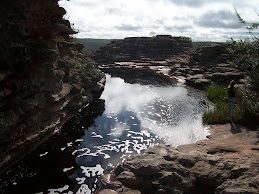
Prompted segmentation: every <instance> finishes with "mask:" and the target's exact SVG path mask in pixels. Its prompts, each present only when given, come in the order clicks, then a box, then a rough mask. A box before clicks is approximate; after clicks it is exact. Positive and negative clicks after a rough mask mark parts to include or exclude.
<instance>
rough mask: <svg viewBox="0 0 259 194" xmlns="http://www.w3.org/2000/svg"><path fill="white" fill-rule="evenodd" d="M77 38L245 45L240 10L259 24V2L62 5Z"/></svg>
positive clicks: (88, 1) (119, 0) (86, 1)
mask: <svg viewBox="0 0 259 194" xmlns="http://www.w3.org/2000/svg"><path fill="white" fill-rule="evenodd" d="M59 5H60V6H61V7H64V8H65V9H66V11H67V14H66V15H65V16H64V18H65V19H68V20H69V21H70V23H71V25H72V26H73V28H74V29H76V30H78V31H79V33H78V34H77V35H75V37H77V38H100V39H122V38H125V37H136V36H138V37H139V36H146V37H150V36H156V35H164V34H166V35H172V36H186V37H191V38H192V40H193V41H221V42H225V41H228V40H230V39H231V38H233V39H235V40H238V39H245V38H246V37H249V36H250V35H249V34H248V33H247V30H246V29H245V27H244V26H243V25H242V24H241V23H240V22H239V20H238V18H237V16H236V12H235V9H236V10H237V11H238V13H239V14H240V15H241V17H242V18H243V19H244V20H245V21H248V22H256V21H257V22H258V19H259V16H258V13H259V1H258V0H69V1H67V0H60V1H59Z"/></svg>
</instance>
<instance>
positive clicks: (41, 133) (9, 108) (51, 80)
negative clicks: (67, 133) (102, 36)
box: [0, 0, 105, 173]
mask: <svg viewBox="0 0 259 194" xmlns="http://www.w3.org/2000/svg"><path fill="white" fill-rule="evenodd" d="M65 13H66V11H65V10H64V9H63V8H61V7H59V5H58V0H45V1H40V0H32V1H31V0H13V1H7V0H3V1H1V7H0V21H1V23H0V28H1V29H0V35H1V42H0V43H1V53H0V55H1V57H0V60H1V67H0V173H1V172H3V170H5V169H6V168H8V167H9V166H10V165H12V164H13V163H15V162H17V161H18V160H19V159H21V158H22V157H23V156H24V155H26V154H28V153H30V152H31V151H32V150H33V149H35V148H36V147H37V146H38V145H39V144H41V143H42V142H44V141H46V140H47V139H48V138H49V137H50V136H51V135H52V134H54V133H56V132H57V131H58V130H59V129H60V128H61V127H62V125H63V124H64V123H65V122H66V121H67V120H68V119H70V118H71V117H72V116H73V115H74V114H76V113H77V112H78V111H80V110H81V109H83V108H84V107H87V106H88V105H89V104H90V103H93V102H94V101H95V100H96V99H98V98H99V97H100V95H101V93H102V91H103V89H104V83H105V76H104V74H103V73H102V72H101V71H100V70H99V69H98V68H97V67H96V66H95V65H94V62H93V61H92V60H90V59H89V57H88V56H87V55H86V53H85V51H84V50H83V46H82V45H81V44H77V43H75V42H74V41H73V39H72V38H71V37H70V35H71V34H74V33H76V32H75V31H74V30H73V29H72V28H71V27H70V23H69V21H67V20H65V19H63V15H64V14H65Z"/></svg>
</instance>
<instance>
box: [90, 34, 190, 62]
mask: <svg viewBox="0 0 259 194" xmlns="http://www.w3.org/2000/svg"><path fill="white" fill-rule="evenodd" d="M191 47H192V46H191V40H190V39H188V38H181V37H172V36H170V35H158V36H156V37H151V38H149V37H130V38H125V39H124V40H118V41H112V42H111V43H110V44H108V45H106V46H104V47H101V48H100V49H99V50H97V51H96V52H95V53H94V59H95V61H96V62H98V63H106V64H107V63H112V62H115V61H131V60H138V59H144V58H152V59H156V60H159V59H160V60H164V59H166V58H168V57H169V56H173V55H176V54H179V53H184V52H186V51H189V50H190V48H191Z"/></svg>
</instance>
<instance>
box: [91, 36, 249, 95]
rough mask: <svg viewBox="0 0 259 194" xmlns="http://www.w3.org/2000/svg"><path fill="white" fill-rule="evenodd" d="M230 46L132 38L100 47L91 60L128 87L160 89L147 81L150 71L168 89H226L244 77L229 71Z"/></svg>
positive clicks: (234, 70) (179, 39) (165, 39)
mask: <svg viewBox="0 0 259 194" xmlns="http://www.w3.org/2000/svg"><path fill="white" fill-rule="evenodd" d="M229 46H230V45H229V44H227V43H218V44H213V45H208V46H204V47H201V48H199V49H192V48H191V47H192V46H191V40H190V39H189V38H183V37H171V36H167V35H164V36H156V37H151V38H148V37H131V38H125V39H124V40H117V41H112V42H111V43H110V44H108V45H105V46H103V47H101V48H100V49H99V50H97V51H96V52H94V53H93V59H94V60H95V61H96V62H97V63H98V64H99V67H100V68H101V69H102V70H103V71H104V72H106V73H109V74H111V75H113V76H118V75H119V76H120V77H122V78H124V79H125V80H127V82H130V83H136V82H137V83H142V84H154V85H163V84H161V83H160V82H159V83H157V82H156V81H155V80H154V79H152V78H150V77H149V75H150V71H153V72H155V73H153V76H156V75H160V74H162V75H164V76H165V77H166V78H167V80H169V82H168V81H167V83H168V84H169V85H172V84H175V83H176V82H177V80H178V84H180V85H183V84H186V85H188V86H192V87H195V88H197V89H201V90H204V89H205V88H206V86H208V85H210V84H211V83H217V84H222V85H228V84H229V82H230V81H231V80H233V79H234V80H235V81H236V82H237V83H240V84H242V83H243V79H244V75H245V73H244V72H240V71H238V70H237V69H235V68H233V67H231V60H232V58H231V57H230V54H228V51H227V49H228V47H229ZM127 71H128V73H125V72H127ZM132 72H134V73H132ZM136 72H141V73H136ZM143 72H145V74H143ZM148 78H149V79H148ZM156 79H158V77H157V76H156ZM129 80H130V81H129Z"/></svg>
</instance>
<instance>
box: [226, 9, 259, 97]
mask: <svg viewBox="0 0 259 194" xmlns="http://www.w3.org/2000/svg"><path fill="white" fill-rule="evenodd" d="M235 11H236V15H237V17H238V19H239V21H240V22H241V23H242V24H244V25H245V28H246V29H247V30H248V32H249V34H250V35H251V38H252V40H249V39H246V40H239V41H234V40H232V47H231V49H230V51H231V53H232V55H233V58H234V65H235V66H236V67H237V68H238V69H241V70H243V71H246V72H247V86H248V88H249V89H251V90H253V91H255V92H259V37H257V36H256V33H255V31H256V30H257V29H258V28H259V22H246V21H245V20H244V19H243V18H242V17H241V16H240V15H239V13H238V12H237V10H236V9H235ZM257 15H258V14H257ZM258 16H259V15H258Z"/></svg>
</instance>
